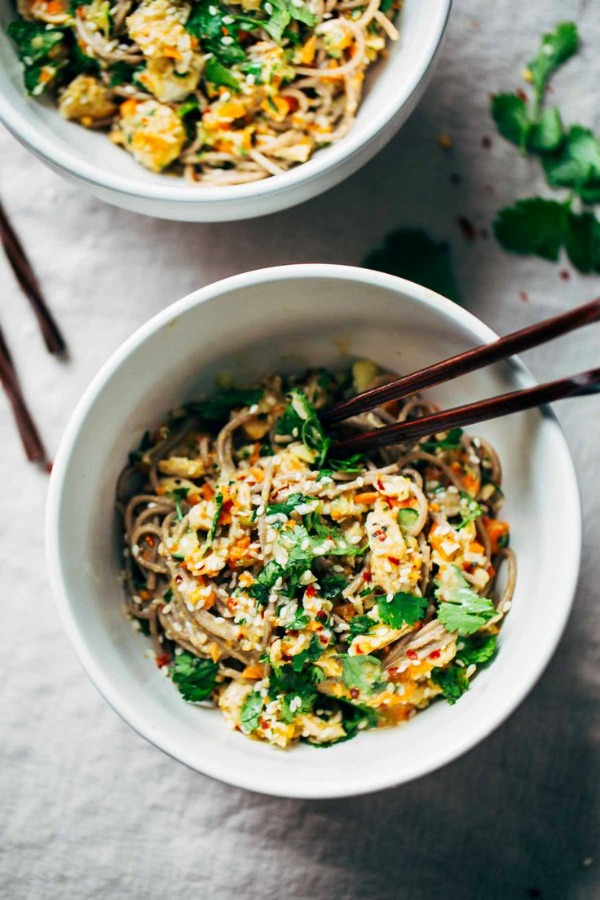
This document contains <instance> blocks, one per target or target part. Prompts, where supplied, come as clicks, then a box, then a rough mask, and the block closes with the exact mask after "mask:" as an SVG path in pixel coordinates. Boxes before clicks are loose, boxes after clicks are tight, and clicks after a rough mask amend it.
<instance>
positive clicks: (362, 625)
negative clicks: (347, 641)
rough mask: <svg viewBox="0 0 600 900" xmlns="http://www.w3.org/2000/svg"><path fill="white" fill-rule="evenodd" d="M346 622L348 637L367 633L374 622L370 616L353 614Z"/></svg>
mask: <svg viewBox="0 0 600 900" xmlns="http://www.w3.org/2000/svg"><path fill="white" fill-rule="evenodd" d="M348 624H349V625H350V632H349V634H350V637H356V636H357V635H359V634H368V632H369V631H370V630H371V628H373V626H374V625H375V622H374V621H373V619H372V618H371V617H370V616H353V617H352V618H351V619H350V622H349V623H348Z"/></svg>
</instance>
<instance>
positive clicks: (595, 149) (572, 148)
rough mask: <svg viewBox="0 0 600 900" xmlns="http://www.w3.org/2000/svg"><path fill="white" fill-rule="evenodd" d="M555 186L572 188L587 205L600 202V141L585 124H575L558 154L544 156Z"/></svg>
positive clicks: (548, 174)
mask: <svg viewBox="0 0 600 900" xmlns="http://www.w3.org/2000/svg"><path fill="white" fill-rule="evenodd" d="M543 165H544V171H545V173H546V178H547V180H548V184H550V185H551V186H552V187H566V188H571V189H572V190H573V191H575V192H576V193H578V194H579V196H580V197H581V199H582V200H583V201H584V202H586V203H598V202H600V141H599V140H598V138H597V137H596V136H595V135H594V134H593V133H592V132H591V131H590V129H589V128H583V127H582V126H581V125H573V126H572V127H571V128H570V129H569V131H568V133H567V136H566V138H565V140H564V143H563V144H562V146H561V148H560V150H559V152H558V153H555V154H553V155H552V156H547V157H544V159H543Z"/></svg>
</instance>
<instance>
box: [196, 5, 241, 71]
mask: <svg viewBox="0 0 600 900" xmlns="http://www.w3.org/2000/svg"><path fill="white" fill-rule="evenodd" d="M211 9H212V10H214V12H211ZM239 18H240V17H237V16H232V15H231V14H230V13H229V11H228V10H227V9H225V8H224V7H222V6H221V5H220V4H219V2H218V0H199V2H197V3H194V5H193V7H192V11H191V13H190V15H189V17H188V20H187V22H186V24H185V28H186V31H189V33H190V34H192V35H194V37H196V38H198V40H199V41H200V44H201V45H202V50H203V52H210V53H214V55H215V56H216V57H217V59H218V60H219V62H221V63H222V64H223V65H225V66H231V65H233V64H234V63H239V62H243V61H244V60H245V59H246V54H245V52H244V50H243V49H242V46H241V44H240V42H239V39H238V32H239V24H238V23H239ZM224 19H227V22H224V21H223V20H224ZM230 20H233V21H230ZM258 25H259V23H258V22H256V23H252V28H257V27H258ZM224 36H227V37H228V38H231V42H229V41H226V42H225V43H223V37H224Z"/></svg>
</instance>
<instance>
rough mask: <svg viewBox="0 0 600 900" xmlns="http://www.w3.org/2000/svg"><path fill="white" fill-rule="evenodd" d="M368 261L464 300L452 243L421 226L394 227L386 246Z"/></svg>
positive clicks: (377, 266)
mask: <svg viewBox="0 0 600 900" xmlns="http://www.w3.org/2000/svg"><path fill="white" fill-rule="evenodd" d="M364 265H365V266H366V267H367V269H377V270H379V271H380V272H388V273H389V274H390V275H399V276H400V277H401V278H408V280H409V281H415V282H417V284H423V285H425V287H428V288H430V289H431V290H432V291H437V293H438V294H442V295H443V296H444V297H449V298H450V300H454V301H455V302H457V303H459V302H460V297H459V294H458V291H457V288H456V284H455V281H454V275H453V272H452V262H451V258H450V246H449V244H447V243H446V242H445V241H443V242H441V243H437V242H436V241H434V240H432V239H431V238H430V237H429V235H428V234H426V233H425V232H424V231H421V230H419V229H412V228H406V229H404V228H400V229H398V230H397V231H393V232H392V233H391V234H389V235H388V236H387V238H386V239H385V242H384V244H383V246H382V247H380V248H379V249H377V250H375V251H373V252H372V253H370V254H369V255H368V256H367V258H366V259H365V261H364Z"/></svg>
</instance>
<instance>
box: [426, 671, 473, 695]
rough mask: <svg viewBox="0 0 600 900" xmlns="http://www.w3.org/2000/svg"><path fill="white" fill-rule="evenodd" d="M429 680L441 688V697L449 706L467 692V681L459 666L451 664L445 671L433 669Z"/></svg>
mask: <svg viewBox="0 0 600 900" xmlns="http://www.w3.org/2000/svg"><path fill="white" fill-rule="evenodd" d="M431 680H432V681H433V683H434V684H437V685H438V687H441V689H442V694H443V696H444V697H445V698H446V700H447V701H448V703H451V704H454V703H456V701H457V700H459V699H460V698H461V697H462V695H463V694H464V693H465V691H468V690H469V679H468V678H467V676H466V673H465V670H464V669H463V668H461V667H460V666H455V665H452V664H451V665H449V666H448V667H447V668H445V669H433V670H432V672H431Z"/></svg>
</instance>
